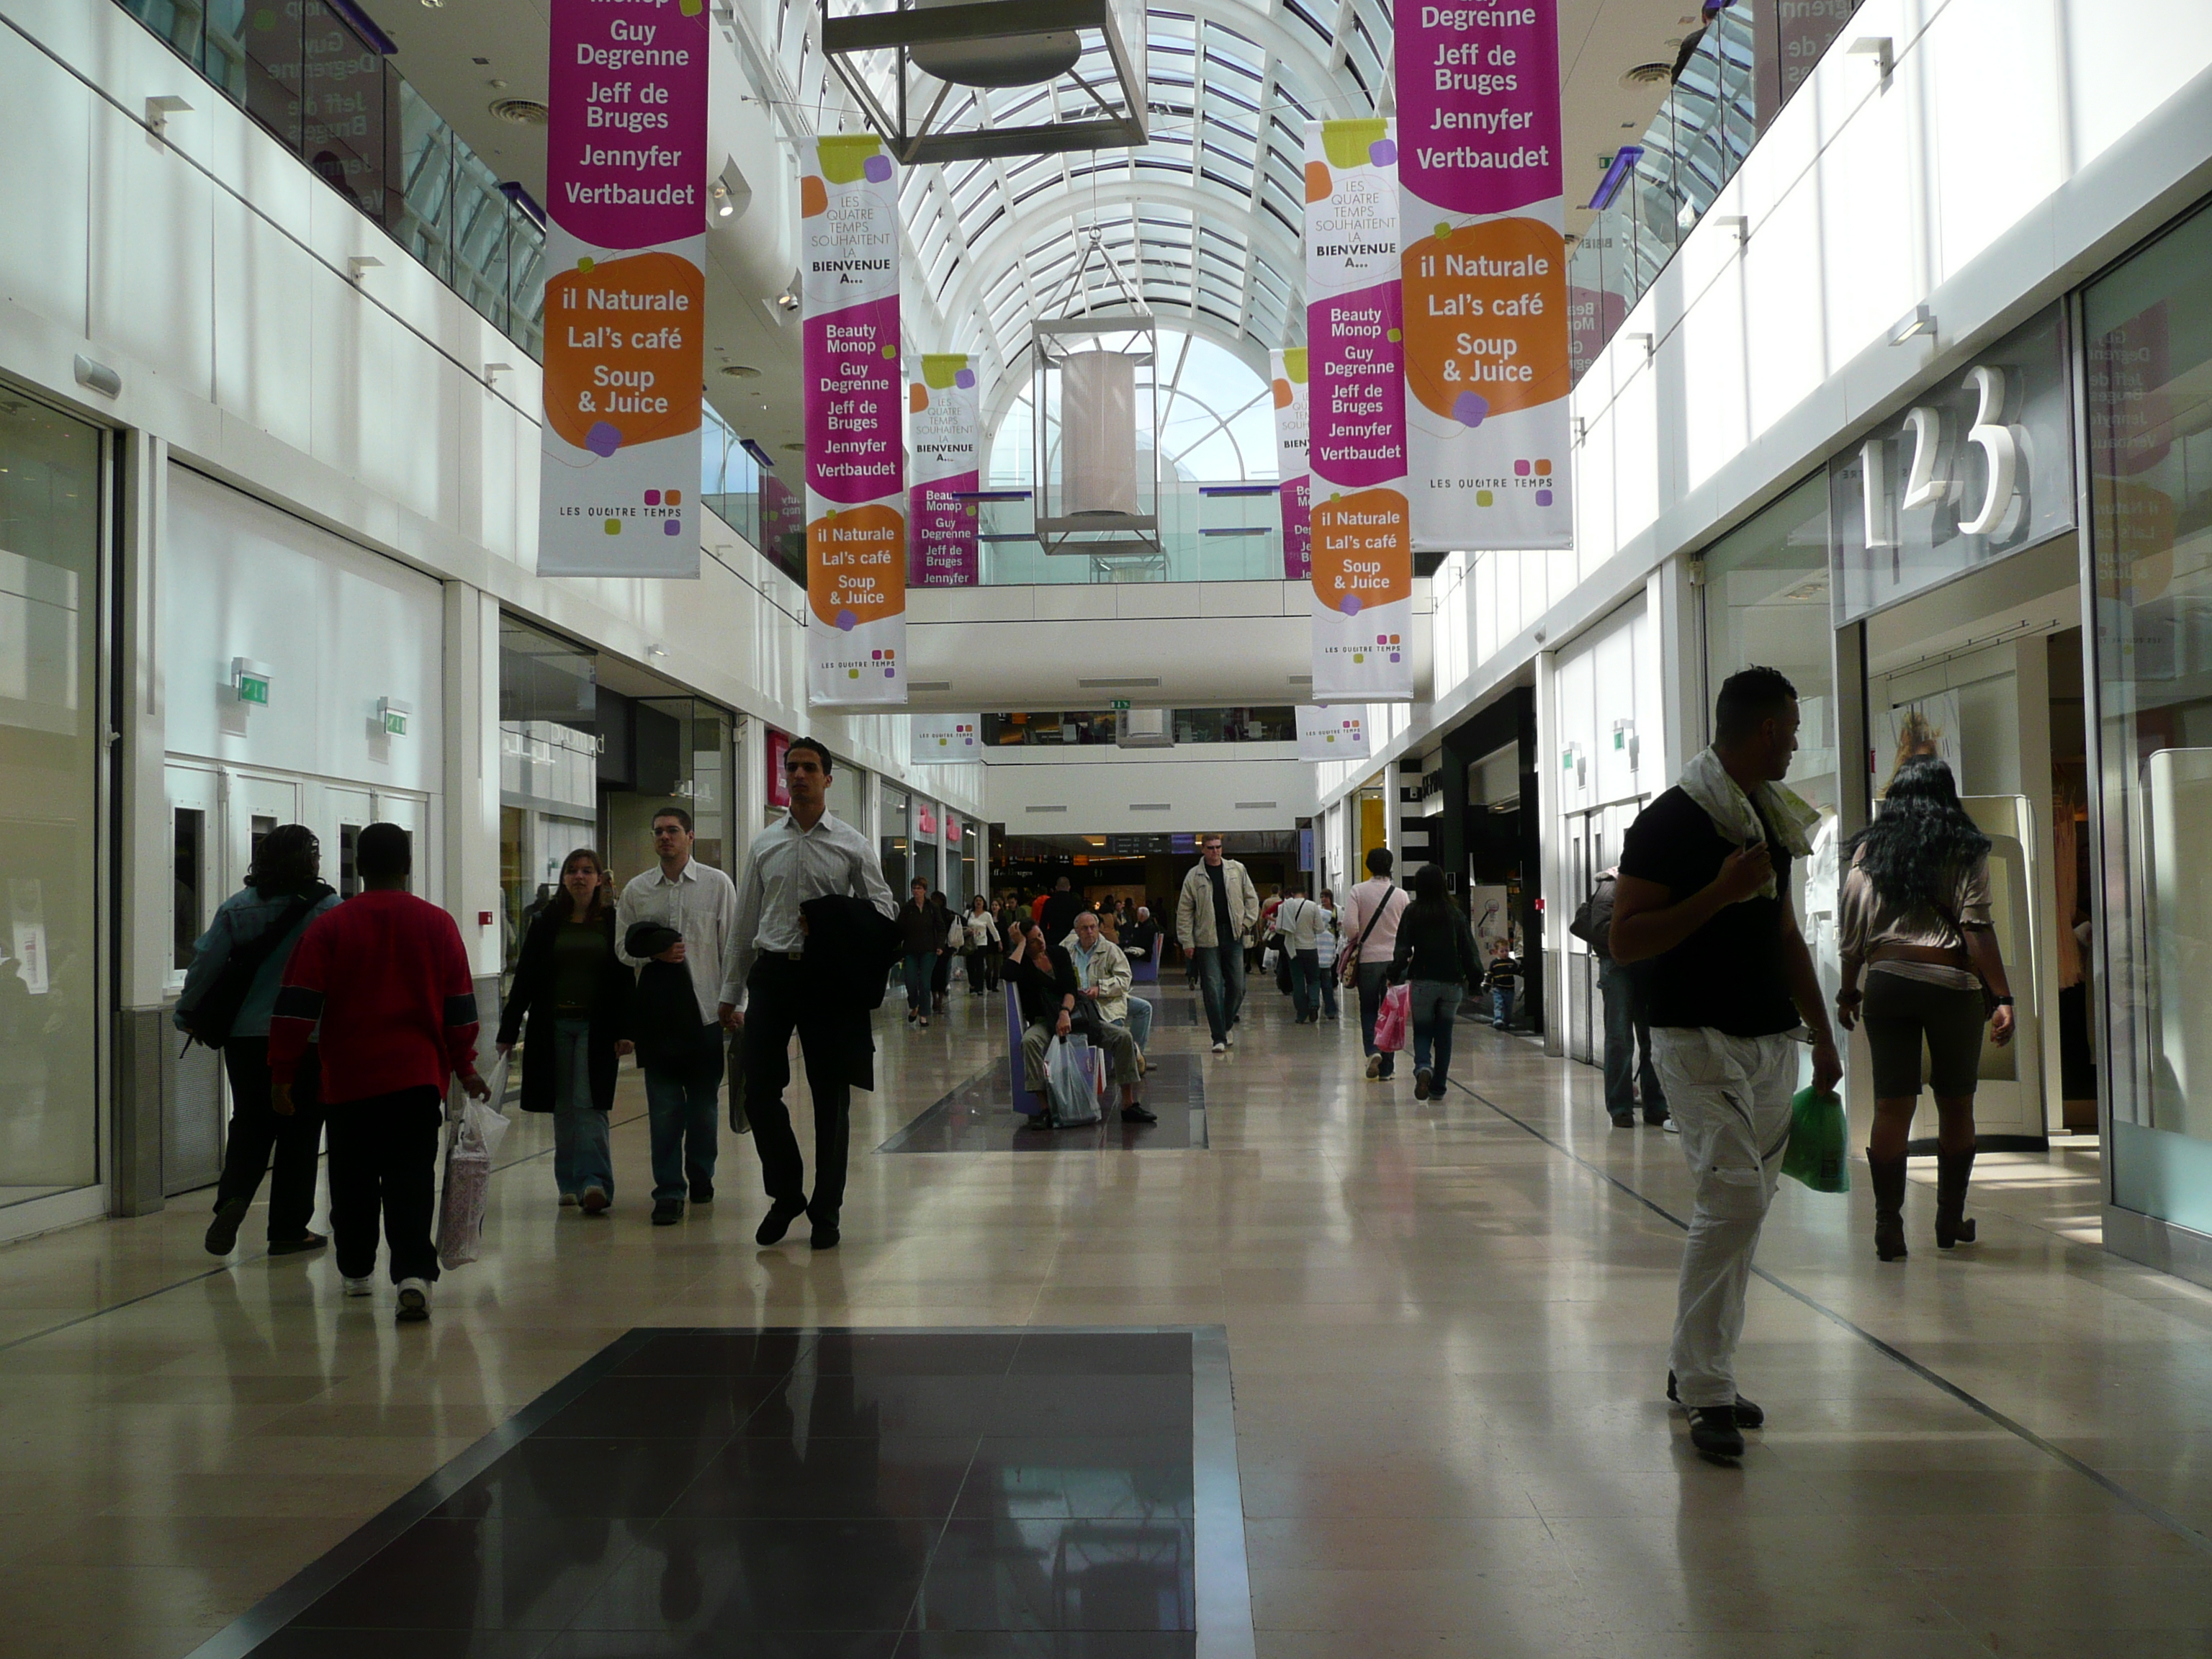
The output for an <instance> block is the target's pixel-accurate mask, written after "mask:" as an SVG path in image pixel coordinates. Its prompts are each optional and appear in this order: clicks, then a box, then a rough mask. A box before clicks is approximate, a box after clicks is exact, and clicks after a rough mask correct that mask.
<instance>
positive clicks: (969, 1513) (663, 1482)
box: [226, 1329, 1197, 1659]
mask: <svg viewBox="0 0 2212 1659" xmlns="http://www.w3.org/2000/svg"><path fill="white" fill-rule="evenodd" d="M1193 1382H1194V1378H1193V1368H1192V1336H1191V1334H1189V1333H1188V1332H1180V1333H1138V1332H1127V1331H1092V1332H1044V1331H1031V1332H1027V1333H1022V1332H1007V1333H1003V1334H979V1333H974V1332H962V1333H952V1332H922V1331H909V1332H896V1333H890V1332H854V1331H829V1332H823V1333H818V1334H817V1333H813V1332H808V1331H801V1330H793V1329H784V1330H704V1329H695V1330H681V1331H675V1330H669V1331H651V1330H641V1331H635V1332H632V1333H630V1334H629V1335H628V1336H626V1337H624V1338H623V1340H620V1341H618V1342H617V1343H615V1344H614V1345H612V1346H611V1347H610V1348H609V1349H608V1350H607V1351H606V1352H605V1353H603V1354H601V1355H599V1356H598V1357H596V1358H594V1359H593V1360H592V1361H591V1362H589V1363H588V1364H586V1365H585V1366H584V1367H583V1368H581V1370H580V1371H579V1372H578V1373H577V1375H576V1376H574V1377H572V1378H570V1379H568V1382H566V1383H563V1384H562V1385H561V1386H559V1387H557V1388H556V1389H554V1390H553V1391H552V1392H551V1393H550V1395H548V1396H547V1397H546V1398H545V1399H544V1401H539V1402H538V1403H537V1404H535V1405H533V1406H532V1407H531V1408H529V1409H528V1410H526V1412H525V1413H522V1417H521V1419H520V1421H521V1422H522V1423H523V1424H524V1425H526V1430H525V1431H524V1432H523V1433H522V1434H521V1435H520V1438H519V1440H518V1442H517V1443H514V1444H513V1445H512V1446H511V1447H509V1448H507V1449H503V1450H500V1451H499V1452H498V1455H495V1456H493V1457H490V1458H489V1462H488V1463H487V1464H486V1466H485V1467H484V1468H482V1469H481V1471H480V1472H479V1471H472V1470H466V1469H456V1470H453V1471H449V1472H447V1475H446V1477H445V1478H444V1479H442V1480H440V1479H435V1478H434V1480H433V1481H432V1482H430V1483H429V1484H428V1488H427V1489H426V1490H424V1491H423V1492H420V1493H418V1494H416V1495H415V1497H414V1501H413V1502H412V1503H411V1504H407V1503H403V1504H402V1505H400V1506H397V1512H396V1513H394V1514H392V1515H388V1516H385V1517H380V1520H379V1521H378V1522H373V1523H372V1524H371V1526H370V1527H369V1528H365V1529H364V1531H363V1533H362V1534H357V1535H356V1537H355V1538H353V1539H349V1540H348V1541H346V1542H345V1543H343V1544H341V1545H340V1546H339V1547H338V1548H337V1550H335V1551H333V1552H332V1553H331V1556H330V1557H329V1558H326V1559H325V1561H323V1562H319V1563H318V1564H316V1565H314V1566H312V1567H310V1568H309V1569H307V1572H306V1573H304V1574H303V1575H302V1576H301V1580H300V1581H298V1582H296V1583H295V1584H294V1585H292V1586H288V1587H287V1589H286V1590H284V1591H280V1592H279V1594H278V1595H277V1596H276V1597H274V1598H272V1600H271V1603H270V1605H269V1606H267V1607H264V1608H261V1609H257V1610H256V1611H255V1613H252V1614H250V1615H248V1617H247V1618H246V1620H242V1621H240V1627H238V1628H237V1629H236V1630H234V1632H227V1633H226V1634H227V1638H228V1641H229V1644H230V1645H232V1646H234V1648H236V1649H237V1650H240V1651H250V1652H252V1653H254V1654H257V1655H259V1656H262V1659H280V1656H281V1659H289V1656H294V1655H299V1656H302V1659H305V1656H311V1655H313V1656H321V1655H327V1654H331V1653H350V1652H362V1653H367V1652H369V1651H372V1650H378V1649H379V1646H380V1644H381V1648H382V1650H386V1651H393V1652H397V1651H401V1650H408V1651H418V1650H420V1648H419V1646H418V1644H421V1643H422V1642H423V1641H425V1639H426V1638H427V1640H428V1643H429V1644H430V1645H431V1646H432V1647H433V1648H435V1647H436V1646H437V1645H439V1643H440V1639H441V1638H440V1633H450V1636H448V1637H447V1640H451V1639H453V1638H459V1637H461V1636H462V1635H463V1634H464V1633H472V1638H471V1640H472V1645H471V1649H470V1650H471V1651H472V1652H475V1651H483V1650H484V1645H485V1644H487V1643H491V1644H496V1651H498V1652H499V1653H500V1654H501V1655H502V1656H512V1659H527V1656H531V1655H536V1654H545V1655H558V1656H563V1659H582V1656H587V1655H589V1656H601V1655H610V1654H617V1653H619V1654H624V1655H636V1656H645V1655H655V1654H678V1653H685V1652H692V1651H699V1652H718V1653H720V1652H727V1653H744V1654H763V1653H773V1654H779V1655H781V1654H791V1655H801V1654H803V1655H809V1656H814V1655H822V1656H827V1655H832V1654H834V1655H837V1656H841V1659H862V1656H871V1659H902V1656H921V1655H923V1654H926V1653H933V1652H940V1651H947V1650H952V1651H957V1652H959V1653H962V1654H975V1655H979V1656H980V1655H998V1654H1006V1655H1014V1654H1026V1653H1030V1652H1037V1653H1062V1652H1070V1651H1079V1652H1085V1653H1102V1654H1103V1653H1111V1654H1114V1655H1126V1656H1128V1659H1139V1656H1143V1659H1171V1656H1188V1655H1191V1654H1194V1652H1195V1650H1196V1649H1195V1639H1196V1638H1195V1632H1196V1628H1197V1617H1196V1609H1197V1595H1196V1566H1195V1561H1196V1549H1195V1530H1196V1524H1197V1521H1196V1503H1195V1482H1194V1474H1193V1455H1192V1454H1193V1406H1194V1390H1193ZM463 1476H465V1478H461V1477H463ZM449 1487H450V1488H452V1490H450V1492H449V1491H448V1490H447V1489H448V1488H449ZM295 1603H297V1604H301V1610H300V1611H298V1612H297V1613H292V1612H291V1610H290V1609H291V1607H292V1605H293V1604H295Z"/></svg>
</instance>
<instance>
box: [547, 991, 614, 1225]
mask: <svg viewBox="0 0 2212 1659" xmlns="http://www.w3.org/2000/svg"><path fill="white" fill-rule="evenodd" d="M553 1184H554V1185H555V1186H556V1187H557V1188H560V1190H561V1191H562V1192H563V1193H567V1194H576V1195H578V1196H581V1195H582V1194H585V1193H586V1192H588V1191H590V1190H591V1188H594V1187H596V1188H599V1190H600V1191H601V1192H603V1193H605V1194H606V1195H607V1196H608V1197H609V1198H612V1197H613V1196H614V1195H615V1164H614V1155H613V1153H612V1152H611V1151H610V1150H609V1148H608V1145H607V1115H606V1114H605V1112H603V1111H601V1110H600V1109H599V1108H598V1107H596V1106H594V1105H592V1022H591V1021H590V1020H588V1019H568V1018H562V1019H558V1020H556V1021H555V1022H554V1024H553Z"/></svg>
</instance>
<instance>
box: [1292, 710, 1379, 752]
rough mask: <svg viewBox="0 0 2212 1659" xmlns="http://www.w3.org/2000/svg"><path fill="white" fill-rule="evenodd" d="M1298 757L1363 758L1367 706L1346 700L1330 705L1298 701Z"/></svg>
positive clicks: (1365, 744)
mask: <svg viewBox="0 0 2212 1659" xmlns="http://www.w3.org/2000/svg"><path fill="white" fill-rule="evenodd" d="M1297 712H1298V758H1299V759H1300V760H1309V761H1341V760H1365V759H1366V758H1367V707H1366V705H1365V704H1364V703H1346V704H1343V705H1340V707H1338V708H1315V707H1313V706H1312V705H1311V704H1310V703H1300V704H1299V705H1298V711H1297Z"/></svg>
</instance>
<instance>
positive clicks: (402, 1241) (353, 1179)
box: [323, 1084, 446, 1285]
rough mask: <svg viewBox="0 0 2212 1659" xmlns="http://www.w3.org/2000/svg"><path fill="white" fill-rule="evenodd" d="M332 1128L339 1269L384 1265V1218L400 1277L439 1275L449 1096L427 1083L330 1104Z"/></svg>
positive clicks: (359, 1270)
mask: <svg viewBox="0 0 2212 1659" xmlns="http://www.w3.org/2000/svg"><path fill="white" fill-rule="evenodd" d="M323 1115H324V1121H325V1123H326V1124H327V1126H328V1127H329V1129H330V1133H331V1244H332V1246H333V1247H334V1248H335V1249H336V1250H337V1258H338V1272H339V1273H342V1274H343V1275H344V1276H345V1277H346V1278H348V1279H367V1278H368V1276H369V1275H370V1274H372V1273H374V1272H375V1271H376V1229H377V1218H378V1216H379V1214H380V1213H381V1215H382V1217H383V1220H384V1242H385V1243H386V1244H387V1245H388V1246H390V1247H391V1251H392V1283H393V1284H395V1285H397V1284H398V1283H399V1281H400V1280H401V1279H431V1280H435V1279H436V1278H437V1277H438V1246H437V1244H436V1243H435V1241H434V1240H433V1238H432V1237H431V1233H430V1229H431V1225H432V1222H433V1220H434V1218H435V1216H436V1214H437V1212H438V1128H439V1126H440V1125H441V1123H443V1122H444V1121H445V1117H446V1110H445V1098H444V1097H443V1096H442V1095H441V1093H440V1092H439V1091H437V1090H435V1089H433V1088H431V1087H429V1086H428V1085H427V1084H426V1085H423V1086H422V1087H420V1088H416V1089H401V1090H399V1091H397V1092H395V1093H392V1094H388V1095H369V1096H368V1097H365V1098H363V1099H361V1100H342V1101H333V1102H332V1103H331V1104H330V1105H328V1106H326V1107H325V1108H324V1114H323Z"/></svg>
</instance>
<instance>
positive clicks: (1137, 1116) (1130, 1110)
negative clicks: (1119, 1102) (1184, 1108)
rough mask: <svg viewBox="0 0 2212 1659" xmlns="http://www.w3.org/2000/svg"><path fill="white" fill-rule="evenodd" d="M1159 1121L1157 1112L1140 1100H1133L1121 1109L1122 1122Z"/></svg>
mask: <svg viewBox="0 0 2212 1659" xmlns="http://www.w3.org/2000/svg"><path fill="white" fill-rule="evenodd" d="M1121 1121H1122V1122H1124V1123H1158V1121H1160V1118H1159V1114H1158V1113H1157V1112H1155V1111H1152V1110H1151V1109H1148V1108H1147V1107H1146V1105H1145V1104H1144V1103H1142V1102H1140V1101H1133V1102H1131V1103H1129V1104H1128V1105H1127V1106H1124V1107H1123V1108H1122V1109H1121Z"/></svg>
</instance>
